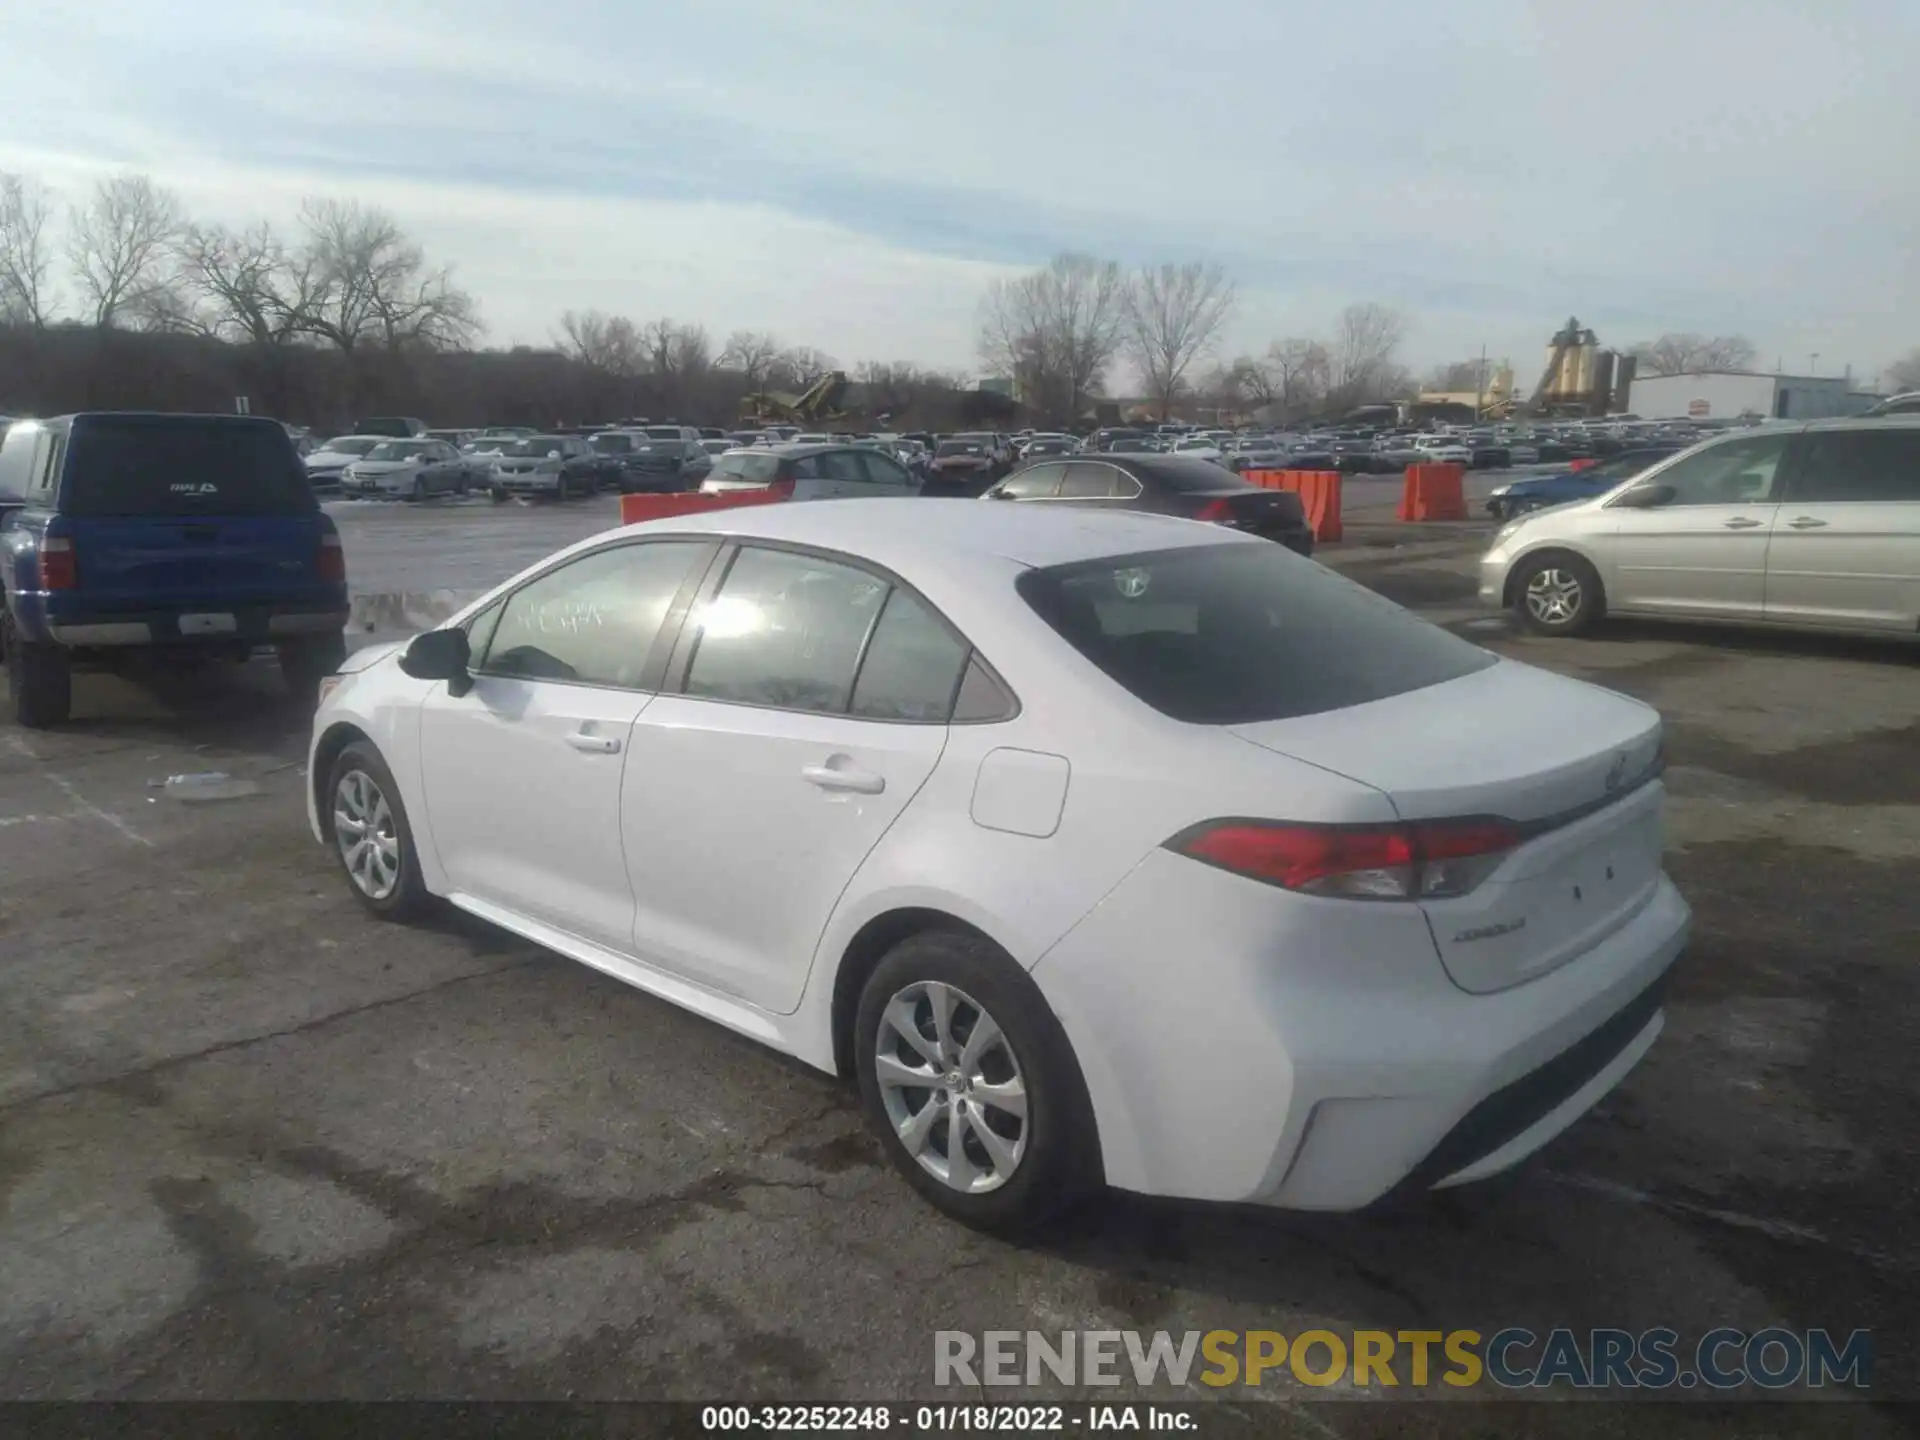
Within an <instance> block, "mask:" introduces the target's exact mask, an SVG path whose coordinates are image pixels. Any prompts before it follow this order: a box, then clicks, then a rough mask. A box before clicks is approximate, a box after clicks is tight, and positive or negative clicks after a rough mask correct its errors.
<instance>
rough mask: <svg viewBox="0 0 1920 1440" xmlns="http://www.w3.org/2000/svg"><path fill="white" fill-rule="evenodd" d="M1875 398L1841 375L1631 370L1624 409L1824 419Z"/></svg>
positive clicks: (1646, 414) (1668, 416) (1649, 415)
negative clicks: (1634, 372) (1645, 372)
mask: <svg viewBox="0 0 1920 1440" xmlns="http://www.w3.org/2000/svg"><path fill="white" fill-rule="evenodd" d="M1879 398H1880V397H1879V396H1877V395H1863V394H1861V393H1860V392H1858V391H1856V390H1855V389H1854V388H1853V382H1852V380H1851V379H1849V378H1848V377H1847V376H1844V375H1758V374H1753V373H1750V372H1748V371H1744V370H1714V371H1708V372H1706V373H1704V374H1700V375H1635V376H1634V377H1633V385H1632V389H1631V393H1630V395H1629V397H1628V401H1627V409H1628V410H1629V411H1630V412H1631V413H1632V414H1635V415H1638V416H1639V417H1640V418H1641V419H1643V420H1674V419H1680V418H1687V419H1692V420H1737V419H1740V418H1742V417H1746V418H1750V419H1751V418H1758V419H1762V420H1825V419H1829V418H1831V417H1833V416H1836V415H1859V414H1861V413H1863V412H1864V411H1866V410H1867V409H1869V408H1870V407H1871V406H1872V405H1873V404H1874V403H1875V401H1877V400H1878V399H1879Z"/></svg>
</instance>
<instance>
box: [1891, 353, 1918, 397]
mask: <svg viewBox="0 0 1920 1440" xmlns="http://www.w3.org/2000/svg"><path fill="white" fill-rule="evenodd" d="M1885 378H1886V386H1887V388H1888V389H1889V390H1891V391H1893V392H1894V393H1895V394H1898V393H1899V392H1900V391H1903V390H1920V350H1909V351H1908V352H1907V353H1906V354H1905V355H1903V356H1902V357H1901V358H1900V359H1898V360H1896V361H1894V362H1893V364H1891V365H1889V366H1888V367H1887V373H1886V377H1885Z"/></svg>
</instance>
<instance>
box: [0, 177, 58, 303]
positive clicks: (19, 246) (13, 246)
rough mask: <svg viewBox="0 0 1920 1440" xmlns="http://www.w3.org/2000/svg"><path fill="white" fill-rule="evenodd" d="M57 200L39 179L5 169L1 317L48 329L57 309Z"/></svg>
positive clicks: (0, 193) (0, 184)
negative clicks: (52, 233)
mask: <svg viewBox="0 0 1920 1440" xmlns="http://www.w3.org/2000/svg"><path fill="white" fill-rule="evenodd" d="M52 219H53V200H52V198H51V197H50V196H48V194H47V192H46V191H45V189H43V188H42V187H41V185H40V183H39V182H38V181H36V180H32V179H29V178H28V177H27V176H24V175H9V174H5V173H0V320H5V321H8V322H10V323H12V324H26V325H31V326H33V327H34V328H35V329H36V330H44V329H45V328H46V325H47V320H48V318H49V317H50V315H51V312H52V309H53V296H52V292H51V290H50V289H49V287H48V282H47V277H48V274H49V272H50V271H51V270H52V268H53V251H52V244H51V240H50V237H49V236H48V234H47V226H48V224H49V223H50V222H51V221H52Z"/></svg>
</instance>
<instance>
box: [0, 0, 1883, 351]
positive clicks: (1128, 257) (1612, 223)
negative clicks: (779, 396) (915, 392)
mask: <svg viewBox="0 0 1920 1440" xmlns="http://www.w3.org/2000/svg"><path fill="white" fill-rule="evenodd" d="M4 45H5V56H6V64H5V74H6V80H5V83H4V85H0V168H4V169H9V170H24V171H27V172H30V173H33V174H35V175H37V176H38V177H39V178H41V179H42V180H43V181H45V182H46V183H47V184H49V185H51V186H53V187H54V188H56V189H57V190H58V191H60V192H61V193H62V194H63V195H75V194H78V193H80V192H81V191H83V190H84V188H85V186H86V185H87V184H88V183H89V181H90V179H91V178H92V177H93V176H95V175H97V174H100V173H103V172H105V171H109V170H114V169H123V168H131V169H139V170H144V171H147V172H150V173H152V174H153V175H154V176H155V177H156V178H157V179H159V180H160V181H162V182H163V183H164V184H166V185H168V186H170V187H172V188H174V189H175V190H177V191H179V192H180V193H181V194H182V196H183V198H184V199H185V200H186V201H187V202H188V204H189V205H190V206H191V208H192V209H193V211H194V212H195V213H196V214H197V215H198V216H200V217H203V218H207V219H221V220H228V221H243V220H246V219H249V218H254V217H261V216H266V217H272V218H276V219H284V218H287V217H290V216H291V215H292V213H293V211H294V209H295V207H296V205H297V203H298V201H299V198H300V197H301V196H302V195H307V194H316V193H321V194H337V195H343V196H353V197H357V198H360V199H363V200H367V201H371V202H375V203H378V204H381V205H384V206H386V207H388V208H390V209H391V210H393V211H394V212H395V213H396V214H397V215H398V216H399V217H400V219H401V220H402V222H403V223H404V224H405V225H406V226H408V227H409V228H410V229H411V230H412V231H413V232H414V233H415V234H416V235H418V236H419V237H420V238H421V239H422V240H424V241H425V242H426V243H427V245H428V246H429V247H430V250H431V253H432V255H433V256H434V258H435V259H437V260H445V261H449V262H451V263H453V264H454V265H455V266H456V267H457V272H458V275H459V277H460V279H461V280H462V281H463V282H464V283H465V284H466V285H467V286H468V288H470V289H471V290H472V291H473V292H474V293H475V294H476V295H477V296H478V298H479V300H480V302H481V306H482V310H483V314H484V316H485V318H486V321H487V323H488V337H487V338H488V341H489V343H494V344H507V343H514V342H520V341H525V342H532V343H546V342H547V341H548V340H549V339H550V338H551V337H552V335H553V334H554V333H555V330H556V320H557V317H558V316H559V314H560V312H562V311H563V310H566V309H568V308H588V307H593V308H599V309H603V310H608V311H613V312H620V313H626V314H630V315H633V316H634V317H636V318H642V319H643V318H647V317H652V316H659V315H670V316H672V317H674V318H676V319H682V320H699V321H701V322H703V323H705V324H706V325H707V326H708V327H709V328H710V329H711V330H712V331H713V332H714V334H715V335H716V337H718V336H723V335H724V334H725V333H726V332H727V331H728V330H730V329H733V328H736V327H752V328H757V329H771V330H773V331H774V332H776V333H777V334H778V335H779V336H780V338H781V339H782V340H784V341H785V342H787V343H789V344H806V345H812V346H815V347H817V348H819V349H822V350H825V351H827V352H828V353H830V354H833V355H835V356H837V357H839V358H840V359H841V360H842V361H844V362H849V363H851V362H855V361H858V360H863V359H883V360H894V359H911V360H915V361H919V362H922V363H926V364H936V365H942V366H947V367H953V368H959V369H971V368H973V367H974V351H973V338H972V337H973V329H974V325H973V320H974V314H975V309H976V306H977V303H978V300H979V296H980V293H981V291H982V290H983V288H984V287H985V285H986V284H987V282H988V281H989V280H991V279H992V278H993V277H995V276H997V275H1002V274H1012V273H1017V272H1018V271H1019V270H1021V269H1024V268H1028V267H1031V266H1033V265H1036V264H1038V263H1040V262H1042V261H1044V260H1045V259H1046V258H1047V257H1048V256H1049V255H1051V254H1052V253H1054V252H1056V251H1059V250H1063V249H1081V250H1087V251H1090V252H1093V253H1096V254H1098V255H1101V256H1106V257H1111V258H1114V259H1118V260H1122V261H1125V262H1128V263H1130V264H1135V263H1140V262H1143V261H1159V260H1176V261H1182V260H1190V259H1200V260H1215V261H1218V262H1220V263H1221V264H1223V265H1225V266H1227V267H1228V268H1229V269H1230V270H1231V271H1232V272H1233V274H1235V275H1236V276H1237V277H1238V279H1239V283H1240V290H1241V303H1240V306H1239V309H1238V313H1237V315H1236V317H1235V319H1234V322H1233V325H1232V329H1231V332H1230V334H1229V336H1228V337H1227V345H1226V347H1225V348H1226V349H1227V350H1228V351H1233V350H1257V349H1259V348H1263V347H1264V345H1265V343H1266V342H1267V341H1268V340H1269V339H1271V338H1273V337H1275V336H1278V335H1286V334H1311V333H1315V332H1316V331H1322V332H1323V331H1325V330H1326V329H1327V328H1328V326H1329V323H1330V321H1331V317H1332V316H1333V314H1334V312H1336V311H1337V310H1338V309H1339V307H1340V306H1341V305H1342V304H1344V303H1346V302H1347V301H1349V300H1381V301H1386V302H1390V303H1393V304H1396V305H1400V306H1403V307H1404V308H1405V309H1406V310H1407V311H1408V313H1409V314H1410V316H1411V317H1412V320H1413V325H1414V328H1413V331H1412V336H1411V339H1410V342H1409V345H1408V351H1407V354H1406V355H1405V357H1404V358H1405V359H1406V360H1408V361H1409V362H1410V363H1412V364H1414V365H1416V366H1419V367H1422V368H1424V367H1425V366H1426V365H1429V364H1431V363H1434V362H1438V361H1442V360H1448V359H1454V358H1459V357H1461V356H1464V355H1468V354H1475V353H1478V351H1479V349H1480V347H1481V346H1482V345H1483V344H1484V345H1485V346H1486V347H1487V350H1488V352H1489V353H1490V354H1491V355H1493V356H1495V357H1498V356H1501V355H1503V354H1505V355H1511V356H1512V357H1513V359H1514V360H1515V362H1516V365H1517V366H1518V368H1519V369H1520V370H1521V371H1522V382H1523V383H1525V382H1526V381H1528V380H1530V379H1531V378H1532V375H1533V373H1534V372H1535V371H1536V370H1537V368H1538V365H1539V362H1540V358H1541V355H1542V351H1543V347H1544V344H1545V342H1546V339H1547V337H1548V336H1549V335H1550V334H1551V333H1552V331H1553V330H1554V329H1555V328H1557V327H1558V326H1559V325H1560V324H1561V323H1563V322H1564V321H1565V320H1566V318H1567V316H1568V315H1569V314H1577V315H1578V316H1579V317H1580V319H1581V321H1582V322H1583V323H1585V324H1588V325H1591V326H1592V327H1594V328H1595V329H1596V330H1597V331H1598V332H1599V334H1600V338H1601V340H1602V342H1603V343H1608V344H1618V345H1623V346H1624V345H1626V344H1629V343H1631V342H1633V341H1635V340H1640V339H1644V338H1648V337H1650V336H1652V335H1654V334H1656V333H1658V332H1660V331H1663V330H1697V331H1705V332H1728V331H1736V332H1740V333H1744V334H1746V335H1748V336H1750V337H1751V338H1752V339H1753V340H1754V341H1755V343H1756V344H1757V345H1758V346H1759V347H1760V352H1761V356H1762V360H1763V363H1765V364H1769V365H1770V364H1771V363H1772V362H1773V361H1774V359H1775V358H1776V357H1779V358H1782V359H1784V360H1785V362H1786V365H1787V367H1788V368H1789V369H1790V370H1798V369H1802V368H1804V367H1805V365H1806V364H1807V363H1808V357H1809V356H1810V354H1812V353H1813V352H1816V351H1817V352H1818V353H1819V354H1820V356H1821V359H1820V369H1821V370H1822V371H1823V372H1832V371H1837V370H1838V369H1839V368H1840V366H1841V365H1843V364H1845V363H1848V362H1851V363H1852V364H1853V366H1854V368H1855V372H1856V374H1857V375H1860V376H1861V377H1862V378H1863V379H1870V378H1871V377H1872V375H1873V373H1874V372H1875V370H1876V369H1877V368H1878V367H1879V366H1881V365H1883V364H1885V363H1886V362H1888V361H1890V360H1892V359H1894V358H1896V357H1897V356H1898V355H1900V354H1902V353H1904V352H1906V351H1907V350H1909V349H1911V348H1912V347H1914V346H1915V345H1920V183H1916V180H1915V175H1916V163H1917V162H1920V84H1916V83H1915V79H1914V62H1915V59H1916V57H1920V4H1916V3H1915V0H1822V3H1811V0H1660V3H1643V0H1607V3H1606V4H1602V5H1586V4H1576V3H1569V0H1539V3H1525V0H1449V3H1447V4H1444V5H1436V4H1431V3H1414V0H1402V3H1397V4H1368V3H1364V0H1347V3H1341V4H1325V3H1319V0H1316V3H1313V4H1297V3H1282V0H1181V3H1177V4H1174V3H1167V0H1157V3H1152V4H1147V3H1136V0H1018V3H1016V0H968V3H943V0H828V3H825V4H815V5H807V4H796V3H793V0H698V3H691V4H687V5H684V6H673V7H659V6H645V5H635V4H632V3H630V0H543V3H540V4H537V5H535V4H529V3H524V0H523V3H503V0H463V3H461V4H459V5H452V4H430V3H424V0H377V3H374V0H326V3H324V4H322V3H317V0H280V3H277V4H274V5H267V4H262V3H259V0H196V3H195V4H193V5H191V6H156V5H152V4H150V3H144V0H143V3H138V4H135V3H128V0H91V3H88V4H83V5H76V6H55V5H52V4H50V3H45V0H22V3H21V4H20V5H18V6H16V7H14V8H13V9H12V10H11V11H10V12H9V15H8V19H7V22H6V27H5V36H4Z"/></svg>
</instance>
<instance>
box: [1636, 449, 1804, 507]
mask: <svg viewBox="0 0 1920 1440" xmlns="http://www.w3.org/2000/svg"><path fill="white" fill-rule="evenodd" d="M1789 438H1790V437H1788V436H1786V435H1755V436H1753V437H1751V438H1750V439H1743V440H1729V441H1728V442H1727V443H1726V444H1724V445H1712V446H1709V447H1708V448H1706V449H1705V450H1701V451H1699V452H1698V453H1697V454H1693V455H1689V456H1687V457H1686V458H1685V459H1683V460H1676V461H1675V462H1674V463H1673V464H1671V465H1669V466H1668V467H1667V468H1666V469H1664V470H1662V471H1661V472H1660V473H1659V474H1658V475H1653V476H1650V477H1648V480H1647V482H1646V483H1648V484H1650V485H1669V486H1671V487H1673V492H1674V495H1673V499H1672V500H1670V501H1668V502H1667V503H1668V505H1753V504H1764V503H1770V502H1772V501H1774V500H1778V499H1779V498H1780V492H1779V489H1778V487H1777V485H1776V483H1775V481H1776V478H1777V477H1778V475H1779V473H1780V458H1781V457H1782V456H1783V455H1785V454H1786V450H1787V441H1788V439H1789Z"/></svg>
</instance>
